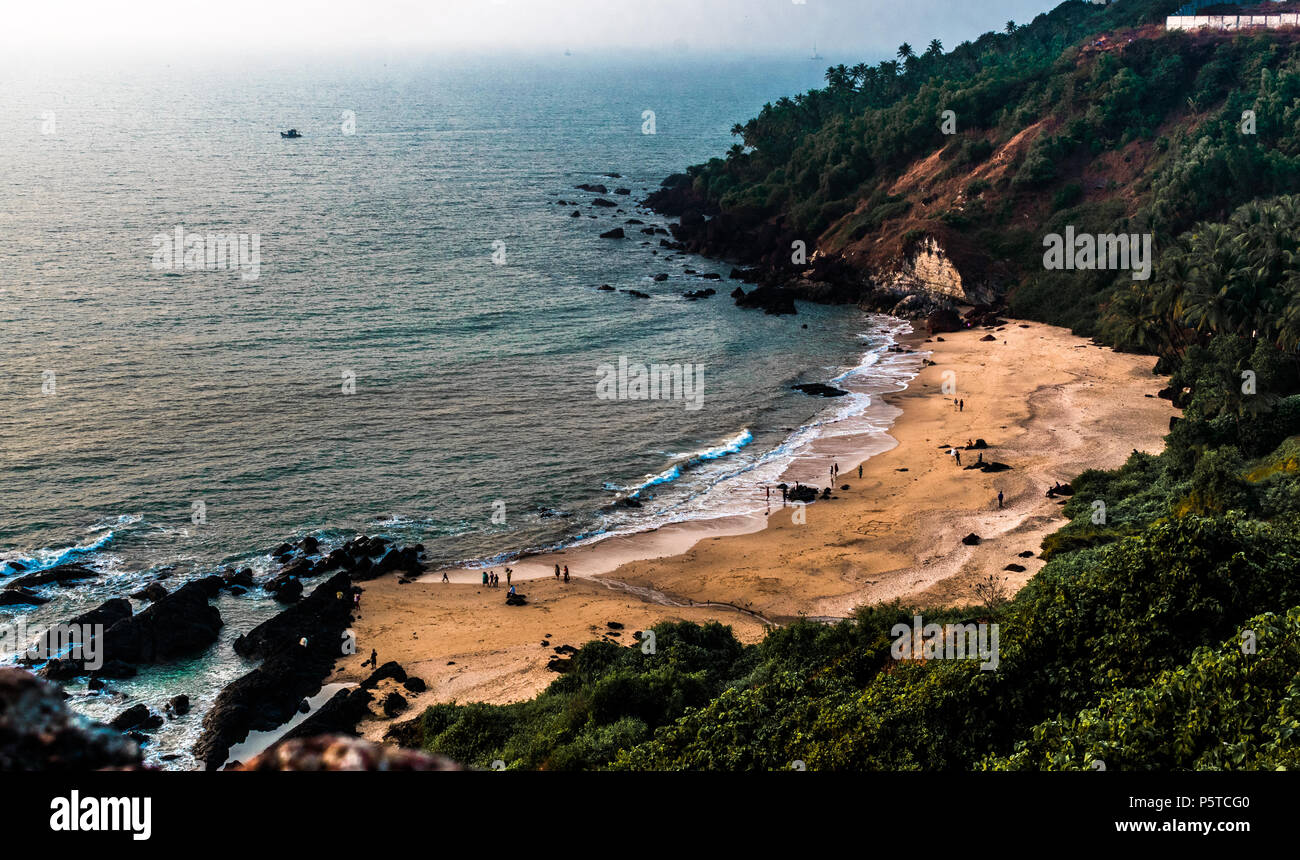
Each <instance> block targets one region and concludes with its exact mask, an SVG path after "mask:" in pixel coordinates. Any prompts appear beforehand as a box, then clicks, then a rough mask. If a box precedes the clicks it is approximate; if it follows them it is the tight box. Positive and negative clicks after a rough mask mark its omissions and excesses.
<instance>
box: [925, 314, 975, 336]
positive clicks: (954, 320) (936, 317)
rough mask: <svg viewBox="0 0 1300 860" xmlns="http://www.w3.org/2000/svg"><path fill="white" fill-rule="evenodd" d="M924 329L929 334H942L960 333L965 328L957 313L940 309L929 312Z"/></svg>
mask: <svg viewBox="0 0 1300 860" xmlns="http://www.w3.org/2000/svg"><path fill="white" fill-rule="evenodd" d="M925 328H926V331H928V332H929V333H930V334H943V333H945V332H950V331H961V330H963V329H964V328H966V325H965V323H963V322H962V319H961V317H960V316H958V315H957V312H956V311H954V310H951V309H949V308H940V309H938V310H936V311H931V312H930V314H929V315H928V316H927V317H926V318H925Z"/></svg>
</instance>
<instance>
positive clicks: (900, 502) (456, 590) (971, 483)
mask: <svg viewBox="0 0 1300 860" xmlns="http://www.w3.org/2000/svg"><path fill="white" fill-rule="evenodd" d="M990 335H991V336H993V337H994V338H995V339H994V340H992V341H984V340H981V338H982V337H985V336H990ZM939 337H940V338H942V340H940V339H939V338H934V339H927V338H925V336H924V335H921V334H912V335H908V336H907V337H906V339H905V340H903V339H900V342H901V343H905V344H906V345H907V346H908V347H911V348H918V349H925V350H930V356H929V357H930V359H931V361H933V364H927V365H925V366H923V367H922V368H921V370H920V372H919V373H918V374H917V375H916V376H915V377H914V378H913V379H912V380H911V381H910V382H909V384H908V386H907V387H906V388H905V389H903V390H902V391H898V392H896V393H887V394H885V395H884V396H883V398H882V406H888V407H889V408H893V409H897V410H900V412H899V414H898V415H897V416H896V418H895V420H894V422H893V424H892V426H891V427H890V428H889V429H888V431H887V433H888V435H889V436H890V437H891V438H892V439H893V440H894V444H893V445H892V446H891V447H889V448H888V449H887V450H884V451H881V452H879V453H876V454H874V455H873V456H871V457H869V458H868V459H866V460H865V462H863V463H862V468H863V476H862V478H860V479H859V478H858V476H857V463H852V465H850V461H848V460H840V461H839V462H840V466H841V473H840V479H839V481H838V482H837V484H847V485H848V486H849V489H847V490H839V489H837V490H836V491H835V494H834V498H832V499H830V500H824V501H823V500H819V501H816V502H814V503H812V504H809V505H808V506H807V507H806V509H805V513H806V523H804V524H797V523H795V522H793V520H792V517H791V513H792V510H793V509H792V508H791V507H786V508H782V507H781V506H780V502H779V500H778V501H777V502H776V503H775V504H774V505H773V506H772V510H771V512H770V515H767V516H761V515H760V516H758V517H755V518H753V519H751V520H749V521H747V522H745V523H744V528H743V529H741V528H739V524H735V523H731V524H725V525H723V526H719V525H718V524H717V522H716V521H703V523H704V524H703V525H701V524H700V523H683V524H676V525H677V526H678V527H676V528H674V527H673V526H665V527H661V528H660V529H656V530H654V531H650V532H643V533H638V534H635V535H630V536H627V537H624V538H610V539H607V540H604V541H598V542H596V543H595V544H592V545H590V546H589V547H579V548H576V549H573V548H571V549H568V550H566V551H565V552H563V553H557V554H543V555H540V556H534V557H530V558H528V559H525V560H522V561H520V562H518V563H517V564H512V567H514V568H515V569H516V571H518V572H519V573H520V576H519V579H518V584H519V588H518V590H519V591H521V592H523V593H524V594H525V595H526V596H527V598H528V606H525V607H507V606H506V605H505V595H506V591H507V590H506V587H505V584H504V577H503V582H502V586H501V588H500V589H487V588H484V587H482V586H481V585H480V584H478V581H477V579H475V581H474V582H472V583H460V582H453V583H442V582H441V571H437V572H435V573H430V574H425V575H422V576H420V577H419V579H417V580H414V581H410V582H408V583H406V584H402V583H400V582H399V580H398V578H397V577H394V576H388V577H384V578H381V579H379V580H374V581H371V582H369V583H367V584H366V590H367V593H366V595H365V598H364V601H363V609H362V613H361V615H360V616H359V617H358V619H357V621H356V624H355V629H356V631H357V635H358V643H359V648H358V652H359V654H360V653H365V654H369V650H370V648H371V647H374V648H376V649H377V650H378V651H379V654H380V661H381V662H384V661H386V660H396V661H398V662H399V663H401V664H402V665H403V666H404V667H406V669H407V670H408V671H409V672H411V674H414V675H417V676H419V677H421V678H422V679H423V680H424V681H425V682H426V683H427V684H428V690H427V691H426V692H425V693H423V694H421V695H419V696H416V697H413V699H412V701H411V705H412V709H411V711H409V712H408V713H410V714H415V713H418V712H419V711H420V709H422V708H424V707H426V706H428V705H432V704H434V703H437V702H445V701H453V700H455V701H461V702H466V701H483V702H491V703H498V704H500V703H507V702H512V701H519V700H521V699H527V698H530V697H531V696H533V695H535V694H536V693H537V692H539V691H540V690H541V689H543V688H544V687H545V686H546V685H547V684H549V683H550V681H552V680H554V678H556V677H558V676H557V675H555V674H554V673H552V672H548V671H547V669H546V662H547V660H548V659H549V658H550V657H552V656H554V652H553V648H554V647H555V646H558V645H562V644H568V645H575V646H576V645H581V644H583V643H584V642H586V641H589V640H591V639H596V638H602V637H603V638H606V639H608V640H609V641H624V642H626V641H630V635H631V631H633V630H637V629H644V627H646V626H649V625H650V624H653V623H658V622H659V621H663V620H674V619H681V620H691V621H704V620H716V621H718V622H720V623H723V624H729V625H731V626H732V627H733V629H734V630H735V632H736V635H737V637H738V638H740V639H741V640H742V641H745V642H753V641H757V640H758V639H759V638H761V637H762V635H763V631H764V629H765V624H764V623H763V620H762V619H766V620H770V621H772V622H776V623H781V622H784V621H788V620H793V619H795V618H798V617H800V616H805V617H815V618H824V619H834V618H840V617H845V616H847V615H849V614H850V613H851V612H852V610H853V608H854V607H856V606H859V605H863V604H873V603H879V602H889V601H891V600H895V599H897V600H902V601H904V602H911V603H912V605H929V606H939V605H944V606H950V605H959V604H963V603H970V602H972V600H973V592H972V590H971V587H972V586H973V585H974V583H975V582H976V581H977V580H978V579H980V578H983V577H984V576H987V575H988V574H994V575H997V576H1003V577H1005V578H1006V583H1007V588H1008V592H1009V593H1014V592H1015V591H1018V590H1019V588H1020V587H1021V586H1023V585H1024V583H1025V582H1026V581H1028V579H1029V578H1030V577H1031V576H1033V574H1034V573H1036V572H1037V570H1038V569H1040V568H1041V566H1042V565H1043V562H1042V561H1041V559H1039V558H1037V553H1038V551H1039V548H1040V543H1041V541H1042V538H1043V537H1045V536H1046V535H1047V534H1049V533H1051V532H1053V531H1055V530H1056V529H1057V528H1059V527H1060V526H1061V525H1062V524H1063V520H1062V518H1061V517H1060V513H1059V504H1060V503H1061V500H1057V499H1052V498H1048V497H1047V496H1046V495H1045V491H1046V489H1047V488H1048V487H1050V486H1051V485H1052V483H1053V482H1054V481H1062V482H1068V481H1071V480H1073V479H1074V478H1075V477H1076V476H1077V475H1078V474H1079V473H1080V472H1082V471H1084V470H1085V469H1088V468H1113V467H1115V466H1118V465H1120V464H1121V463H1122V462H1124V460H1126V459H1127V458H1128V456H1129V453H1130V452H1131V451H1132V450H1134V449H1137V450H1143V451H1149V452H1159V451H1160V450H1161V449H1162V448H1163V445H1164V442H1163V439H1164V435H1165V433H1166V432H1167V427H1168V418H1169V416H1170V415H1173V414H1176V413H1175V410H1174V407H1173V406H1172V404H1170V403H1169V402H1168V401H1165V400H1161V399H1159V398H1156V397H1155V396H1154V395H1155V392H1156V391H1157V390H1158V389H1159V388H1161V387H1162V386H1163V385H1164V380H1163V377H1159V376H1156V375H1155V374H1154V373H1152V366H1153V365H1154V362H1155V359H1154V358H1151V357H1148V356H1138V355H1129V354H1121V353H1117V352H1114V351H1113V350H1111V349H1109V348H1107V347H1102V346H1098V345H1096V344H1094V343H1091V342H1089V341H1085V340H1083V339H1082V338H1078V337H1075V336H1074V335H1072V334H1070V333H1069V332H1068V331H1066V330H1064V329H1059V328H1054V327H1051V326H1046V325H1043V324H1041V323H1026V322H1022V321H1018V320H1011V321H1008V323H1007V324H1006V325H1005V326H1002V327H1000V328H998V329H995V330H993V329H987V328H973V329H967V330H964V331H961V332H955V333H951V334H945V335H941V336H939ZM927 341H928V342H927ZM946 372H952V373H954V374H956V377H955V379H956V382H957V393H958V395H959V397H960V399H963V400H964V401H965V408H964V409H963V410H961V411H958V410H957V408H956V407H955V406H954V405H953V404H952V403H951V399H950V398H948V397H947V396H946V395H944V394H943V393H942V391H941V385H942V382H943V380H944V378H945V376H944V374H945V373H946ZM829 438H831V439H835V438H836V437H829ZM975 438H983V439H984V440H986V442H987V444H988V448H987V449H985V450H984V451H983V452H982V453H983V454H984V458H985V460H986V461H998V462H1004V463H1006V464H1007V465H1008V466H1010V468H1009V469H1008V470H1006V471H1001V472H983V471H979V470H975V469H965V468H959V467H958V466H957V465H956V464H955V463H954V461H953V458H952V457H951V456H949V455H948V454H947V453H946V451H947V447H948V443H952V444H958V445H963V446H964V444H965V443H966V441H967V440H968V439H975ZM832 447H833V443H832ZM966 453H967V452H965V451H963V454H966ZM978 453H980V452H977V451H973V450H972V451H970V452H969V454H968V457H969V458H970V459H964V460H963V467H964V466H968V465H971V460H972V459H973V458H975V457H976V456H977V454H978ZM814 455H815V456H828V455H827V454H825V453H824V452H814ZM829 456H838V454H837V453H836V452H834V451H831V452H830V453H829ZM792 466H793V464H792ZM999 490H1001V491H1002V492H1003V493H1004V494H1005V507H1003V508H998V506H997V502H996V494H997V492H998V491H999ZM731 529H735V531H734V533H727V532H728V531H729V530H731ZM710 531H712V532H713V533H712V534H710V533H709V532H710ZM970 532H974V533H976V534H978V535H980V537H981V538H982V540H981V541H980V543H979V544H978V545H975V546H968V545H965V544H963V543H962V540H961V538H962V537H963V536H964V535H966V534H968V533H970ZM1026 551H1032V552H1033V557H1031V558H1022V557H1021V553H1024V552H1026ZM557 561H558V563H560V564H561V565H562V566H563V565H564V564H568V565H569V566H570V568H571V570H572V571H573V572H574V574H575V575H574V578H573V581H572V582H570V583H568V584H565V583H557V582H556V581H555V580H554V575H553V565H554V564H555V563H556V562H557ZM1009 564H1014V565H1017V566H1018V567H1021V568H1023V570H1018V571H1017V570H1010V571H1007V570H1004V568H1005V567H1006V566H1007V565H1009ZM525 567H527V568H528V570H527V571H525V570H524V568H525ZM473 575H474V576H475V577H477V576H479V575H480V572H479V571H478V570H475V571H473ZM526 576H527V577H531V578H525V577H526ZM493 592H495V593H493ZM705 604H711V605H705ZM751 613H752V614H751ZM616 616H617V617H616ZM608 621H614V622H616V623H621V624H623V625H624V627H623V629H622V630H621V631H620V630H616V629H613V628H610V627H608V626H607V624H606V622H608ZM534 628H537V629H534ZM557 631H561V632H557ZM616 632H617V633H621V636H619V637H614V636H612V635H611V634H612V633H616ZM541 634H553V635H551V636H549V637H543V636H542V635H541ZM542 641H546V642H547V643H548V644H547V645H546V646H542V645H541V644H540V643H541V642H542ZM362 659H363V658H362V657H361V656H359V655H358V656H353V657H350V658H345V659H342V660H340V661H339V662H338V663H337V664H336V671H335V673H334V674H333V675H331V676H330V679H329V680H330V681H332V682H337V681H350V680H360V679H362V678H364V677H365V674H366V670H365V669H362V668H360V666H359V664H360V662H361V660H362ZM375 716H376V719H374V720H366V721H363V722H362V724H361V726H360V727H359V730H360V731H361V732H362V733H363V734H365V735H366V736H367V737H372V738H374V739H379V738H381V737H382V734H383V731H384V730H385V728H386V726H387V720H386V719H384V718H380V717H379V715H378V714H375ZM402 718H403V717H400V716H399V717H397V719H402Z"/></svg>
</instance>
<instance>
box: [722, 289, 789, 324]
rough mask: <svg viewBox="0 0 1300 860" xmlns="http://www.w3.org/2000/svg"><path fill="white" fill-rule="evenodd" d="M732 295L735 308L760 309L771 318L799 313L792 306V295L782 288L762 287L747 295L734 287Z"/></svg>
mask: <svg viewBox="0 0 1300 860" xmlns="http://www.w3.org/2000/svg"><path fill="white" fill-rule="evenodd" d="M736 293H740V295H739V296H736ZM732 295H733V296H736V305H737V307H742V308H762V309H763V312H764V313H766V314H771V315H773V316H781V315H785V314H797V313H799V311H798V309H797V308H795V306H794V294H793V293H791V292H790V291H788V290H786V289H784V288H782V287H775V286H768V285H763V286H759V287H758V288H756V289H754V290H751V291H750V292H748V293H746V292H744V291H743V290H741V289H740V287H736V289H735V291H734V292H732Z"/></svg>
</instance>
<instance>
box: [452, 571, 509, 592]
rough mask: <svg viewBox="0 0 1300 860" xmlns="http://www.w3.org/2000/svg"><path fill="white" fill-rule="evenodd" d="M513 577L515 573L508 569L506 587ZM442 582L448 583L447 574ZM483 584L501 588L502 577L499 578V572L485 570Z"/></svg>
mask: <svg viewBox="0 0 1300 860" xmlns="http://www.w3.org/2000/svg"><path fill="white" fill-rule="evenodd" d="M512 575H514V571H513V570H511V569H510V568H508V567H507V568H506V585H510V577H511V576H512ZM442 581H443V582H446V581H447V574H445V573H444V574H443V575H442ZM483 584H484V585H486V586H487V587H488V588H500V587H501V577H499V576H497V572H496V571H495V570H485V571H483Z"/></svg>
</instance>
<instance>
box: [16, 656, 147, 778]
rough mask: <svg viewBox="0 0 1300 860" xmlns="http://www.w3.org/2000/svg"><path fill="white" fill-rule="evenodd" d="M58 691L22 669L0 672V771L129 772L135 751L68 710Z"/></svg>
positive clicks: (131, 744) (117, 735) (137, 759)
mask: <svg viewBox="0 0 1300 860" xmlns="http://www.w3.org/2000/svg"><path fill="white" fill-rule="evenodd" d="M63 697H64V694H63V691H62V690H60V689H59V687H58V686H57V685H55V684H48V683H46V682H44V681H41V680H40V679H38V678H37V677H36V676H35V675H32V674H31V673H30V672H26V671H24V670H22V669H0V772H12V771H41V772H46V773H48V772H65V773H66V772H79V773H84V772H86V771H91V770H99V769H101V768H133V767H137V766H138V765H139V764H140V748H139V747H138V746H137V745H136V744H135V743H134V742H133V741H131V740H129V739H127V738H126V737H124V736H123V735H122V734H121V733H119V732H116V731H114V730H112V729H110V728H109V727H108V726H105V725H102V724H99V723H93V722H91V721H89V720H86V719H85V718H83V717H80V716H78V715H77V714H75V713H73V712H72V711H71V710H69V709H68V707H67V705H66V704H65V703H64V701H63Z"/></svg>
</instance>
